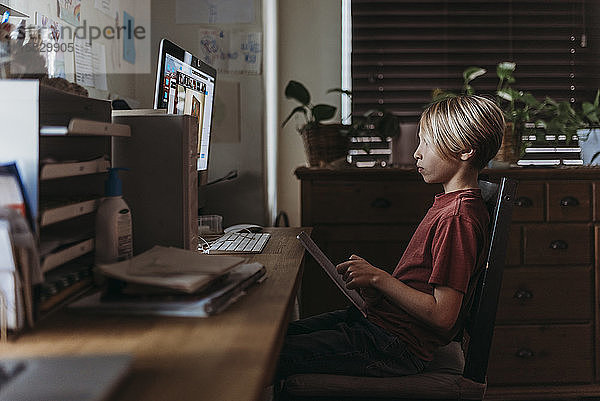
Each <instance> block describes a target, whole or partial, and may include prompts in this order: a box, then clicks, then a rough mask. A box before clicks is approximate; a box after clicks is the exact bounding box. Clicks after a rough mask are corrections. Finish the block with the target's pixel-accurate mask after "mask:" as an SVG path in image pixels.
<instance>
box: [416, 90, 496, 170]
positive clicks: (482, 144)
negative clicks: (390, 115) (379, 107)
mask: <svg viewBox="0 0 600 401" xmlns="http://www.w3.org/2000/svg"><path fill="white" fill-rule="evenodd" d="M505 126H506V123H505V121H504V115H503V113H502V110H500V108H499V107H498V106H497V105H496V103H494V102H493V101H492V100H490V99H488V98H485V97H482V96H477V95H459V96H453V97H449V98H446V99H443V100H441V101H439V102H436V103H433V104H431V105H429V106H428V107H427V108H426V109H425V111H424V112H423V114H422V115H421V119H420V121H419V131H420V132H421V136H422V137H423V139H425V140H426V141H427V142H428V143H430V144H431V145H432V146H434V148H435V149H436V150H437V151H438V153H439V154H440V155H441V156H442V157H445V158H447V159H459V157H460V153H461V152H465V151H467V152H468V151H469V150H470V149H473V150H474V152H475V154H474V156H473V157H472V159H471V165H472V166H473V167H475V168H477V169H479V170H481V169H482V168H484V167H485V166H486V165H487V163H488V162H489V161H490V160H491V159H492V158H493V157H494V156H495V155H496V153H497V152H498V149H500V145H501V144H502V136H503V135H504V128H505Z"/></svg>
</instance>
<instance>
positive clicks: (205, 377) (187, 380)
mask: <svg viewBox="0 0 600 401" xmlns="http://www.w3.org/2000/svg"><path fill="white" fill-rule="evenodd" d="M309 230H310V229H309ZM309 230H306V229H305V231H309ZM265 231H267V232H271V233H272V235H271V238H270V240H269V242H268V243H267V246H266V247H265V250H264V251H263V253H261V254H257V255H251V256H250V257H249V259H250V261H256V262H261V263H263V264H264V265H265V267H266V269H267V279H266V280H265V281H264V282H263V283H262V284H260V285H257V286H254V287H252V288H251V289H250V290H249V291H248V294H247V295H246V296H244V297H242V298H241V299H240V300H239V301H238V302H237V303H234V304H233V305H231V306H229V307H228V308H227V309H226V310H225V311H223V312H222V313H221V314H219V315H216V316H212V317H210V318H206V319H201V318H173V317H142V316H100V315H90V316H82V315H80V314H73V313H69V312H67V311H60V312H57V313H56V314H53V315H51V316H49V317H48V318H47V319H45V320H44V321H42V322H40V324H39V325H38V326H36V328H35V329H34V330H32V331H31V332H29V333H25V334H23V335H21V336H20V337H19V338H18V339H17V340H15V341H11V342H9V343H7V344H0V354H1V355H2V356H4V357H11V356H39V355H79V354H91V353H112V352H114V353H121V352H124V353H131V354H132V355H133V356H134V362H133V366H132V370H131V372H130V373H129V374H128V375H127V377H126V379H125V380H124V382H123V383H122V384H121V385H120V386H119V387H118V389H117V390H116V391H115V394H114V395H113V397H111V400H119V401H134V400H140V401H141V400H143V401H151V400H157V401H170V400H173V401H184V400H194V401H198V400H212V401H218V400H223V401H236V400H258V399H260V397H261V395H262V393H263V390H264V386H265V385H267V384H268V382H269V381H270V379H271V376H272V374H273V371H274V368H275V366H274V365H275V363H276V361H277V356H278V353H279V349H280V346H281V341H282V338H283V334H284V332H285V328H286V326H287V323H288V320H289V317H290V314H291V310H292V307H293V304H294V298H295V295H296V292H297V289H298V286H299V282H300V277H301V266H302V257H303V254H304V248H303V247H302V245H301V244H300V242H299V241H297V240H296V239H295V236H296V234H298V233H299V232H300V231H301V229H300V228H272V229H271V228H270V229H266V230H265Z"/></svg>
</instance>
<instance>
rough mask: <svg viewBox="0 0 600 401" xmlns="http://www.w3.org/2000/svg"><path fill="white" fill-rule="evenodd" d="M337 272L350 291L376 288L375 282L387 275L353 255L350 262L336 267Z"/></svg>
mask: <svg viewBox="0 0 600 401" xmlns="http://www.w3.org/2000/svg"><path fill="white" fill-rule="evenodd" d="M336 269H337V272H338V273H339V274H341V275H342V277H343V278H344V281H345V282H346V287H347V288H348V289H356V288H368V287H374V284H375V282H376V281H377V280H378V279H380V278H381V277H382V275H387V273H386V272H384V271H383V270H381V269H378V268H376V267H375V266H373V265H371V264H370V263H369V262H367V261H366V260H364V259H363V258H361V257H360V256H356V255H352V256H350V260H348V261H346V262H342V263H340V264H339V265H337V266H336Z"/></svg>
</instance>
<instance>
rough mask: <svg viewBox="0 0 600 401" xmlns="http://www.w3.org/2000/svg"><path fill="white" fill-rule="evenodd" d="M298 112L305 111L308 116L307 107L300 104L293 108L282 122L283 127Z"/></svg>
mask: <svg viewBox="0 0 600 401" xmlns="http://www.w3.org/2000/svg"><path fill="white" fill-rule="evenodd" d="M296 113H304V116H306V108H305V107H304V106H298V107H296V108H295V109H294V110H292V112H291V113H290V115H289V116H287V118H286V119H285V120H283V122H282V123H281V127H282V128H283V127H284V126H285V125H286V124H287V123H288V121H290V118H292V116H293V115H294V114H296Z"/></svg>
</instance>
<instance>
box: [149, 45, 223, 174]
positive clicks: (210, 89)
mask: <svg viewBox="0 0 600 401" xmlns="http://www.w3.org/2000/svg"><path fill="white" fill-rule="evenodd" d="M216 77H217V73H216V70H215V69H214V68H212V67H211V66H209V65H208V64H205V63H204V62H202V61H201V60H198V59H197V58H196V57H195V56H193V55H192V54H191V53H189V52H187V51H185V50H184V49H182V48H181V47H179V46H177V45H176V44H174V43H172V42H170V41H169V40H167V39H163V40H162V41H161V44H160V53H159V56H158V70H157V74H156V89H155V91H154V108H155V109H167V113H169V114H191V115H194V116H196V117H198V171H206V169H207V168H208V151H209V148H210V147H209V145H210V134H211V132H210V131H211V124H212V113H213V107H214V99H215V80H216Z"/></svg>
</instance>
